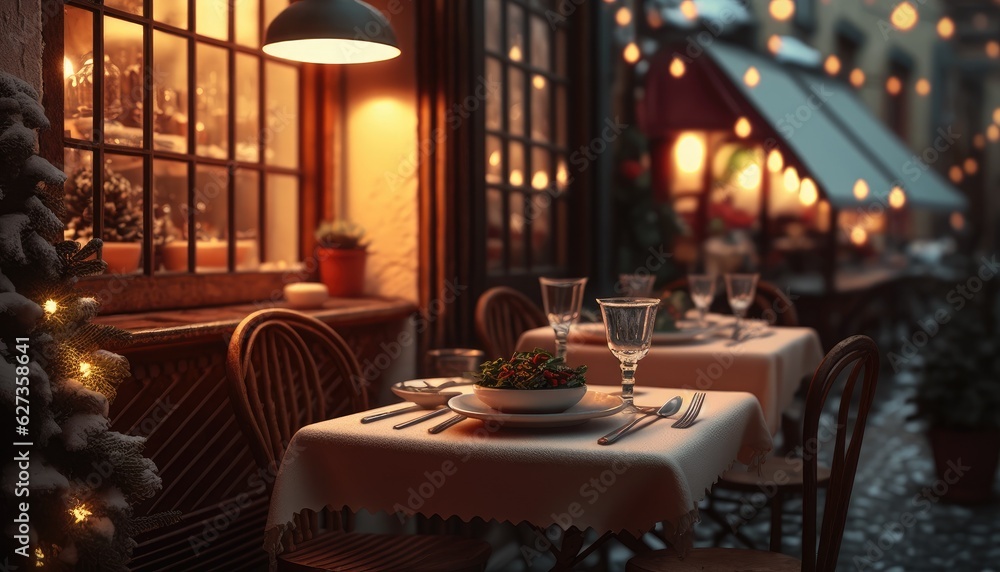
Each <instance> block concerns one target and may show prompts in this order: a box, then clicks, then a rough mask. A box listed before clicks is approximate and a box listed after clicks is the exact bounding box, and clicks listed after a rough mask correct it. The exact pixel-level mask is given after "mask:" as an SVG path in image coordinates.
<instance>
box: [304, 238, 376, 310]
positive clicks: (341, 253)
mask: <svg viewBox="0 0 1000 572" xmlns="http://www.w3.org/2000/svg"><path fill="white" fill-rule="evenodd" d="M316 257H317V258H318V259H319V278H320V280H321V281H322V282H323V284H326V289H327V290H328V291H329V292H330V296H337V297H341V298H350V297H353V296H360V295H361V293H362V292H363V291H364V289H365V261H366V260H367V259H368V251H366V250H364V249H343V248H317V249H316Z"/></svg>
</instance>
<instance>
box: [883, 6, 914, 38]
mask: <svg viewBox="0 0 1000 572" xmlns="http://www.w3.org/2000/svg"><path fill="white" fill-rule="evenodd" d="M919 19H920V14H918V13H917V9H916V7H914V6H913V4H911V3H909V2H900V3H899V4H896V7H895V8H893V10H892V13H890V14H889V21H890V22H892V25H893V27H895V28H896V29H897V30H899V31H900V32H908V31H910V30H912V29H913V27H914V26H916V25H917V20H919Z"/></svg>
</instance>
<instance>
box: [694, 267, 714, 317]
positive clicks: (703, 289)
mask: <svg viewBox="0 0 1000 572" xmlns="http://www.w3.org/2000/svg"><path fill="white" fill-rule="evenodd" d="M715 282H716V280H715V276H713V275H711V274H688V290H690V292H691V301H692V302H694V306H695V308H697V309H698V325H699V326H702V327H704V326H705V315H706V314H708V309H709V308H710V307H711V306H712V300H714V299H715Z"/></svg>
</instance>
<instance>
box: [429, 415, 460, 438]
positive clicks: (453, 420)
mask: <svg viewBox="0 0 1000 572" xmlns="http://www.w3.org/2000/svg"><path fill="white" fill-rule="evenodd" d="M449 411H450V410H449ZM462 421H465V415H456V416H454V417H452V418H450V419H448V420H446V421H445V422H443V423H439V424H437V425H435V426H433V427H431V428H430V429H428V430H427V432H428V433H430V434H431V435H437V434H438V433H440V432H442V431H444V430H445V429H447V428H449V427H451V426H452V425H458V424H459V423H461V422H462Z"/></svg>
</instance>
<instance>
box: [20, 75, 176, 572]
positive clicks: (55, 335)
mask: <svg viewBox="0 0 1000 572" xmlns="http://www.w3.org/2000/svg"><path fill="white" fill-rule="evenodd" d="M48 126H49V123H48V120H47V119H46V118H45V114H44V111H43V110H42V107H41V105H40V104H39V103H38V94H37V93H36V92H35V90H34V89H33V88H32V87H31V86H30V85H28V84H27V83H25V82H24V81H22V80H20V79H18V78H15V77H13V76H10V75H8V74H4V73H0V356H2V359H0V404H2V405H0V410H2V413H3V415H4V418H5V419H12V420H13V423H14V426H13V428H12V432H11V433H8V435H13V439H12V441H13V443H14V452H13V454H12V455H7V456H5V458H4V460H3V464H2V467H0V481H2V483H3V490H2V493H0V507H2V510H3V514H4V515H5V516H6V515H11V517H10V518H5V519H4V520H5V522H4V525H3V526H4V527H5V528H6V529H7V530H5V532H6V534H5V535H4V537H5V543H6V544H8V545H9V546H6V547H5V551H4V555H3V557H4V558H8V560H7V562H5V564H6V565H7V567H8V568H10V569H13V567H14V566H19V567H24V568H28V567H32V568H35V567H37V568H40V569H43V570H45V569H48V570H63V569H77V570H127V565H126V564H127V562H128V560H129V558H130V557H131V554H132V550H133V548H134V547H135V541H134V540H133V536H135V535H136V534H139V533H141V532H144V531H145V530H148V529H150V528H153V527H156V526H159V525H161V524H165V523H167V522H171V521H173V520H175V519H176V516H175V515H173V514H161V515H154V516H147V517H135V516H134V515H133V509H132V507H133V506H134V505H135V504H136V503H138V502H140V501H142V500H144V499H147V498H150V497H151V496H153V495H154V494H155V493H156V491H157V490H159V488H160V478H159V477H158V476H157V474H156V466H155V465H154V464H153V462H152V461H151V460H150V459H147V458H146V457H144V456H143V454H142V449H143V445H144V439H143V438H140V437H134V436H129V435H123V434H121V433H117V432H115V431H111V430H110V421H109V419H108V407H109V402H110V401H111V400H112V399H113V398H114V395H115V390H116V388H117V386H118V384H119V383H120V382H122V381H123V380H124V379H125V378H126V377H127V376H128V374H129V366H128V361H127V360H126V359H125V358H124V357H122V356H120V355H116V354H114V353H111V352H108V351H105V350H104V349H102V348H104V347H107V346H108V345H109V344H111V343H122V342H124V341H126V340H127V338H128V334H127V333H125V332H123V331H120V330H116V329H113V328H109V327H104V326H99V325H96V324H93V323H91V319H92V318H93V317H94V316H96V314H97V310H98V305H97V301H96V300H94V299H93V298H87V297H81V296H79V295H78V294H77V293H76V292H75V291H74V283H75V281H76V279H77V278H78V277H81V276H87V275H93V274H100V273H101V272H103V271H104V267H105V264H104V262H102V261H99V260H94V259H92V257H93V255H94V254H96V253H97V251H98V250H99V249H100V248H101V244H102V243H101V241H100V240H92V241H90V242H89V243H88V244H87V245H86V246H83V247H81V245H80V244H79V243H77V242H75V241H62V237H63V230H64V226H63V223H62V222H61V220H60V216H59V215H60V214H62V209H63V198H64V195H63V183H64V182H65V176H64V175H63V173H62V171H60V170H59V169H57V168H56V167H54V166H52V165H51V164H50V163H49V162H48V161H46V160H45V159H43V158H41V157H40V156H38V155H37V154H36V153H35V149H36V146H37V133H36V131H37V130H38V129H43V128H47V127H48ZM88 259H89V260H88ZM19 558H20V561H18V560H19Z"/></svg>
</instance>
